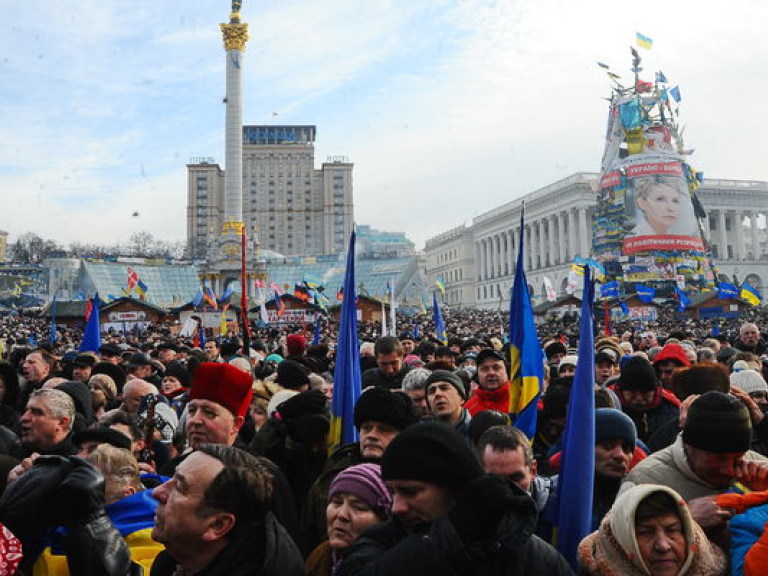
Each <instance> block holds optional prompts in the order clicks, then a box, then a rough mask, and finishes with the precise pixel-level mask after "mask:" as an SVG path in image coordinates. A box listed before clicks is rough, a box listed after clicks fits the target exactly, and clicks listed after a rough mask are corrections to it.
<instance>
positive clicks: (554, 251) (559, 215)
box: [425, 172, 768, 309]
mask: <svg viewBox="0 0 768 576" xmlns="http://www.w3.org/2000/svg"><path fill="white" fill-rule="evenodd" d="M598 179H599V174H595V173H583V172H580V173H577V174H573V175H571V176H569V177H567V178H565V179H563V180H560V181H558V182H555V183H553V184H550V185H549V186H545V187H544V188H541V189H539V190H536V191H535V192H531V193H530V194H528V195H526V196H524V197H522V198H519V199H517V200H513V201H511V202H508V203H507V204H504V205H502V206H499V207H498V208H495V209H493V210H490V211H489V212H486V213H485V214H482V215H480V216H478V217H476V218H474V219H473V220H472V223H471V224H469V225H466V224H464V225H461V226H459V227H456V228H453V229H451V230H448V231H447V232H444V233H442V234H439V235H437V236H435V237H433V238H430V239H429V240H427V242H426V245H425V255H426V266H427V269H426V274H427V279H428V282H429V283H430V284H434V280H435V279H436V278H437V277H438V276H441V277H442V278H443V281H444V282H445V288H446V294H445V301H446V303H447V304H449V305H453V306H468V307H479V308H491V309H492V308H497V307H500V306H504V305H505V304H506V305H508V304H509V293H510V288H511V286H512V280H513V277H514V271H515V263H516V258H517V247H518V244H519V237H520V207H521V205H522V203H523V202H525V229H524V242H525V271H526V276H527V279H528V284H529V288H530V290H531V293H532V294H533V296H534V298H535V299H536V300H535V303H536V302H541V301H543V299H544V297H545V295H546V289H545V283H546V280H545V278H546V279H547V280H549V282H551V284H552V286H553V287H554V289H555V290H556V292H557V294H558V296H561V295H563V294H564V293H565V287H566V284H567V276H568V269H569V267H570V263H571V262H572V261H573V259H574V258H575V257H576V256H581V257H583V258H587V257H588V256H589V252H590V247H591V242H592V228H593V221H594V213H595V208H596V204H597V194H596V192H597V185H598ZM697 194H698V196H699V199H700V200H701V203H702V205H703V206H704V208H705V210H706V211H707V214H708V216H709V217H708V218H707V219H706V226H705V233H706V234H707V237H708V240H709V241H710V243H711V245H712V251H713V256H714V257H715V264H716V265H717V267H718V270H719V273H720V275H721V277H722V276H725V277H727V279H728V280H729V281H733V279H734V276H735V277H736V280H737V282H743V281H745V280H746V281H748V282H749V283H750V284H752V285H753V286H755V287H756V288H757V289H758V290H760V291H761V292H764V290H765V287H766V280H768V239H767V236H766V224H767V221H766V216H767V215H768V182H762V181H760V182H756V181H745V180H704V183H703V184H702V185H701V187H700V188H699V190H698V192H697Z"/></svg>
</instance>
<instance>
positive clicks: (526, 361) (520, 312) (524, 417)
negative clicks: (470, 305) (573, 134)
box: [509, 210, 544, 439]
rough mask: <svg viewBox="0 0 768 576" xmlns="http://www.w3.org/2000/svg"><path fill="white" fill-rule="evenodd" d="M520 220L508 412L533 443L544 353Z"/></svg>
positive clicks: (511, 316)
mask: <svg viewBox="0 0 768 576" xmlns="http://www.w3.org/2000/svg"><path fill="white" fill-rule="evenodd" d="M524 218H525V216H524V210H521V213H520V241H519V243H518V246H519V248H518V251H517V267H516V268H515V279H514V281H513V283H512V298H511V299H510V305H509V354H510V380H511V383H512V387H511V389H510V395H509V397H510V406H509V412H510V414H514V415H515V426H516V427H517V428H519V429H520V430H522V431H523V432H524V433H525V435H526V436H528V438H530V439H533V438H534V437H535V436H536V420H537V416H538V403H539V396H541V391H542V384H543V382H544V352H543V351H542V349H541V346H540V344H539V339H538V337H537V335H536V324H535V322H534V320H533V306H532V304H531V297H530V294H529V293H528V282H527V280H526V279H525V267H524V265H523V261H524V259H523V254H524V250H525V245H524V237H523V231H524V230H525V222H524Z"/></svg>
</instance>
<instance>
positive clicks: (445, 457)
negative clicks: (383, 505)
mask: <svg viewBox="0 0 768 576" xmlns="http://www.w3.org/2000/svg"><path fill="white" fill-rule="evenodd" d="M482 474H483V468H482V466H480V462H479V461H478V459H477V456H476V455H475V453H474V452H473V451H472V449H471V448H470V447H469V444H468V443H467V441H466V439H465V438H464V437H463V436H462V435H461V434H459V432H457V431H456V430H455V429H454V428H453V427H452V426H447V425H445V424H443V423H442V422H420V423H418V424H415V425H413V426H411V427H410V428H408V429H407V430H404V431H403V432H401V433H400V434H398V435H397V436H395V437H394V439H393V440H392V442H390V443H389V446H387V449H386V450H385V451H384V456H383V457H382V459H381V476H382V478H383V479H384V480H420V481H422V482H431V483H434V484H438V485H440V486H448V487H452V488H460V487H461V486H463V485H464V484H466V483H467V482H469V481H470V480H472V479H474V478H477V477H478V476H481V475H482Z"/></svg>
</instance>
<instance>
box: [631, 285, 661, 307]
mask: <svg viewBox="0 0 768 576" xmlns="http://www.w3.org/2000/svg"><path fill="white" fill-rule="evenodd" d="M635 290H637V297H638V298H640V300H642V301H643V302H645V303H646V304H650V303H651V302H653V299H654V298H655V297H656V289H655V288H654V287H653V286H644V285H642V284H638V285H637V286H635Z"/></svg>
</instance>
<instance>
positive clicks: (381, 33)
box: [0, 0, 768, 248]
mask: <svg viewBox="0 0 768 576" xmlns="http://www.w3.org/2000/svg"><path fill="white" fill-rule="evenodd" d="M0 8H1V9H2V11H1V13H2V14H3V18H2V23H0V31H1V33H0V58H1V61H0V229H3V230H6V231H8V232H9V233H10V235H11V237H10V241H14V240H15V238H16V237H17V236H18V234H20V233H23V232H27V231H32V232H36V233H38V234H40V235H41V236H43V237H44V238H52V239H56V240H58V241H59V242H60V243H62V244H64V245H67V244H68V243H69V242H72V241H81V242H97V243H103V244H114V243H115V242H118V241H120V242H126V241H127V240H128V237H129V236H130V234H131V233H133V232H137V231H148V232H151V233H152V234H153V235H155V236H156V237H158V238H160V239H164V240H183V239H184V238H185V236H186V192H187V184H186V166H185V165H186V163H187V162H188V161H189V159H190V158H192V157H196V156H212V157H214V158H215V159H216V161H218V162H219V163H220V164H221V165H222V166H223V164H224V105H223V104H222V98H223V97H224V83H225V59H224V50H223V46H222V41H221V33H220V31H219V28H218V25H219V23H220V22H225V21H227V20H228V14H229V8H230V2H229V1H228V0H215V1H214V0H163V1H160V2H158V1H152V2H150V1H147V0H131V1H127V0H110V1H107V2H105V1H103V0H102V1H99V2H96V1H92V0H56V1H55V2H54V1H48V2H41V1H26V2H20V1H18V0H0ZM242 16H243V20H244V21H245V22H247V23H248V24H249V26H250V35H251V40H250V41H249V43H248V45H247V50H246V54H245V59H244V65H243V76H244V123H246V124H264V123H281V124H314V125H316V126H317V142H316V167H318V168H319V166H320V163H321V162H322V161H323V160H325V159H326V157H327V156H330V155H346V156H348V157H349V158H350V160H351V161H352V162H354V164H355V167H354V173H353V178H354V192H355V217H356V221H357V222H358V223H360V224H369V225H371V226H373V227H374V228H378V229H382V230H388V231H403V232H405V233H406V234H407V235H408V237H409V238H411V239H412V240H413V241H414V242H416V245H417V247H419V248H421V247H422V246H423V244H424V240H426V239H427V238H429V237H431V236H433V235H435V234H438V233H440V232H443V231H445V230H447V229H449V228H452V227H454V226H458V225H460V224H461V223H462V222H467V223H469V222H471V219H472V217H473V216H476V215H478V214H481V213H483V212H485V211H488V210H490V209H492V208H494V207H496V206H498V205H500V204H502V203H504V202H507V201H509V200H511V199H514V198H518V197H520V196H522V195H524V194H526V193H528V192H531V191H533V190H535V189H536V188H539V187H541V186H545V185H547V184H550V183H552V182H554V181H555V180H558V179H560V178H563V177H565V176H568V175H570V174H572V173H574V172H578V171H587V172H594V171H597V170H598V169H599V163H600V158H601V155H602V146H603V134H604V131H605V116H606V112H607V101H606V100H605V99H604V98H605V97H607V96H609V94H610V84H609V80H608V78H607V77H606V75H605V72H604V71H603V70H601V69H600V68H598V67H597V66H596V64H595V62H596V61H598V60H599V61H603V62H606V63H608V64H610V65H611V66H612V68H613V69H614V71H615V72H617V73H619V74H622V75H623V76H625V77H628V76H629V67H630V54H629V46H630V45H633V44H634V40H635V32H637V31H639V32H642V33H643V34H645V35H646V36H649V37H650V38H652V39H653V41H654V45H653V48H652V49H651V50H650V51H644V50H640V52H641V55H642V56H643V58H644V60H643V66H644V67H645V70H646V74H644V75H645V77H646V78H647V79H652V78H653V72H654V71H656V70H659V69H661V70H663V71H664V74H665V75H666V76H667V79H668V80H669V81H670V82H673V83H678V84H679V85H680V90H681V94H682V98H683V99H682V102H681V118H682V120H683V122H684V123H685V124H686V126H687V127H686V129H685V133H684V136H685V143H686V147H689V148H695V149H696V153H695V154H694V156H693V157H692V158H691V163H692V164H693V165H694V167H695V168H697V169H700V170H703V171H704V173H705V176H706V177H711V178H738V179H753V180H766V179H768V163H767V162H766V160H768V137H767V136H768V120H766V113H765V100H766V94H767V93H768V91H767V90H766V84H767V83H768V75H767V74H766V73H765V71H766V70H768V50H766V41H765V39H764V35H765V30H766V28H768V4H766V3H764V2H762V1H760V0H739V1H738V2H730V3H728V4H727V5H726V4H723V3H714V2H696V1H692V0H690V1H689V0H679V1H674V2H671V1H669V0H666V1H664V2H661V1H656V0H644V1H643V2H626V1H618V2H617V1H616V0H611V1H602V0H578V1H574V0H520V1H516V2H513V1H502V0H496V1H494V0H417V1H414V0H364V1H362V0H325V1H323V2H318V1H316V0H279V1H278V0H269V1H265V0H259V1H254V0H244V2H243V10H242ZM273 112H277V114H278V115H277V116H273ZM134 212H138V213H139V216H138V217H134V216H132V214H133V213H134Z"/></svg>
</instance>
